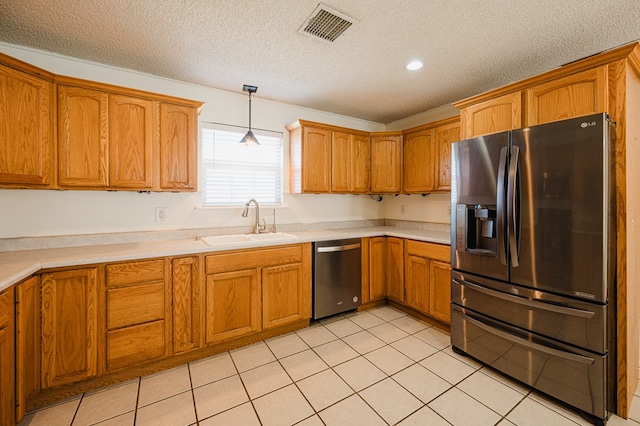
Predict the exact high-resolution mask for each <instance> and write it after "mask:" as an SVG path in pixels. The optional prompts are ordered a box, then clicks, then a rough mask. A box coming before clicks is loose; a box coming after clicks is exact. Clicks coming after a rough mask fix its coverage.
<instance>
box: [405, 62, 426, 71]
mask: <svg viewBox="0 0 640 426" xmlns="http://www.w3.org/2000/svg"><path fill="white" fill-rule="evenodd" d="M420 68H422V62H420V61H411V62H409V63H408V64H407V69H408V70H409V71H415V70H419V69H420Z"/></svg>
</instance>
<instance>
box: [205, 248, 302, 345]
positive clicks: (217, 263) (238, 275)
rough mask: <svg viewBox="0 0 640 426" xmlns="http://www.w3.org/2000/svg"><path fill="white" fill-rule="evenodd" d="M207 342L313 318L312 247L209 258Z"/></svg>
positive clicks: (237, 253)
mask: <svg viewBox="0 0 640 426" xmlns="http://www.w3.org/2000/svg"><path fill="white" fill-rule="evenodd" d="M205 270H206V283H205V307H204V311H205V315H204V317H205V321H204V327H205V343H207V344H213V343H218V342H221V341H223V340H228V339H232V338H236V337H240V336H244V335H247V334H251V333H255V332H258V331H260V330H266V329H269V328H274V327H278V326H282V325H287V324H291V323H294V322H297V321H300V320H304V319H308V318H311V246H310V244H309V243H306V244H297V245H291V246H282V247H273V248H268V249H256V250H243V251H232V252H224V253H221V254H214V255H209V256H206V258H205Z"/></svg>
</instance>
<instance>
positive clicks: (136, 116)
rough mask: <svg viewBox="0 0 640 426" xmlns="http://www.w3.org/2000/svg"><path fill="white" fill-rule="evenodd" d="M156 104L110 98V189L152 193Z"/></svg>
mask: <svg viewBox="0 0 640 426" xmlns="http://www.w3.org/2000/svg"><path fill="white" fill-rule="evenodd" d="M153 122H154V114H153V102H152V101H149V100H146V99H139V98H134V97H130V96H122V95H109V185H110V186H111V187H114V188H129V189H151V187H152V185H153V179H152V163H153V129H154V125H153Z"/></svg>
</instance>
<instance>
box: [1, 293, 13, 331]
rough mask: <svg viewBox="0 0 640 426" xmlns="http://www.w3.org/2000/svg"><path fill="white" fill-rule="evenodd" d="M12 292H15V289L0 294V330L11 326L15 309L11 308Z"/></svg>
mask: <svg viewBox="0 0 640 426" xmlns="http://www.w3.org/2000/svg"><path fill="white" fill-rule="evenodd" d="M10 291H13V287H11V288H9V289H7V290H5V291H3V292H2V293H0V329H1V328H4V327H6V326H7V325H9V322H10V319H11V316H10V313H11V312H13V307H12V306H11V304H12V303H13V298H12V297H11V295H10V293H9V292H10Z"/></svg>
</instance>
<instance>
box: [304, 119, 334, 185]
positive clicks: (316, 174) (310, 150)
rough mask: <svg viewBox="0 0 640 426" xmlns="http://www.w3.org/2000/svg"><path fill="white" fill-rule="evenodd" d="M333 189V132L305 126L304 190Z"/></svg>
mask: <svg viewBox="0 0 640 426" xmlns="http://www.w3.org/2000/svg"><path fill="white" fill-rule="evenodd" d="M330 190H331V132H330V131H329V130H323V129H315V128H313V127H305V128H304V129H303V135H302V192H325V193H326V192H330Z"/></svg>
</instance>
